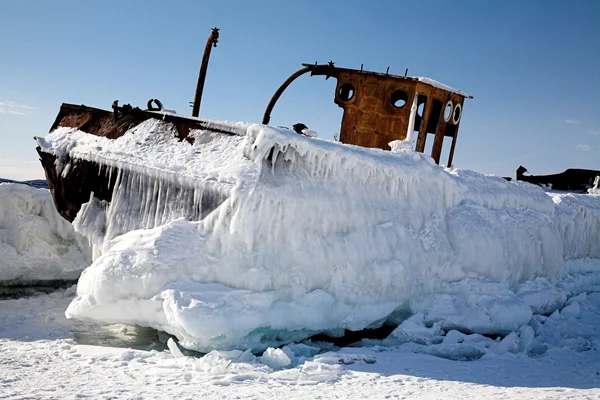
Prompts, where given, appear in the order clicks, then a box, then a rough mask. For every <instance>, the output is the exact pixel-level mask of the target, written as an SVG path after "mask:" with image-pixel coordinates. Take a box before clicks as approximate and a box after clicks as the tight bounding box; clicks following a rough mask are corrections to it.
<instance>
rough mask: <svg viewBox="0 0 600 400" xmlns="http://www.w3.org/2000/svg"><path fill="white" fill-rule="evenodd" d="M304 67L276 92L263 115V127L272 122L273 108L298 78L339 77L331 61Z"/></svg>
mask: <svg viewBox="0 0 600 400" xmlns="http://www.w3.org/2000/svg"><path fill="white" fill-rule="evenodd" d="M302 65H304V68H302V69H299V70H298V71H296V72H294V73H293V74H292V75H290V77H289V78H287V79H286V80H285V82H283V83H282V84H281V86H279V89H277V91H276V92H275V94H274V95H273V97H271V101H270V102H269V104H268V105H267V109H266V110H265V114H264V115H263V119H262V124H263V125H267V124H268V123H269V122H270V121H271V111H273V107H275V103H277V100H279V98H280V97H281V95H282V94H283V92H284V91H285V89H287V87H288V86H290V84H291V83H292V82H294V81H295V80H296V79H297V78H299V77H301V76H302V75H304V74H305V73H307V72H310V75H311V76H313V75H325V76H326V78H325V79H329V77H331V76H335V77H337V69H336V68H335V67H334V65H333V61H330V62H329V63H328V64H314V65H313V64H302Z"/></svg>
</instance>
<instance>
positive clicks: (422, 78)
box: [412, 76, 473, 99]
mask: <svg viewBox="0 0 600 400" xmlns="http://www.w3.org/2000/svg"><path fill="white" fill-rule="evenodd" d="M412 78H413V79H416V80H418V81H419V82H421V83H424V84H426V85H429V86H433V87H436V88H438V89H443V90H447V91H449V92H452V93H456V94H458V95H459V96H463V97H465V98H467V99H472V98H473V96H471V95H470V94H467V93H465V92H462V91H460V90H458V89H454V88H453V87H451V86H448V85H446V84H444V83H441V82H438V81H436V80H435V79H431V78H427V77H425V76H413V77H412Z"/></svg>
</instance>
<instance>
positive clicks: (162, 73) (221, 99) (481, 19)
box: [0, 0, 600, 179]
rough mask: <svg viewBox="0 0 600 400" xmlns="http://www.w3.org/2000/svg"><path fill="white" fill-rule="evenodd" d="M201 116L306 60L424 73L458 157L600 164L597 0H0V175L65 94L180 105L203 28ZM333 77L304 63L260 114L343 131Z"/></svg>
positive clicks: (229, 110) (264, 96)
mask: <svg viewBox="0 0 600 400" xmlns="http://www.w3.org/2000/svg"><path fill="white" fill-rule="evenodd" d="M213 26H216V27H219V28H220V29H221V39H220V41H219V45H218V47H217V48H216V49H213V52H212V56H211V60H210V66H209V70H208V77H207V82H206V86H205V90H204V97H203V101H202V108H201V110H200V115H201V116H203V117H206V118H214V119H227V120H241V121H250V122H260V121H261V118H262V114H263V112H264V108H265V107H266V105H267V103H268V101H269V99H270V97H271V96H272V94H273V92H274V91H275V90H276V89H277V87H278V86H279V85H280V84H281V83H282V82H283V81H284V80H285V79H286V78H287V76H288V75H290V74H291V73H292V72H294V71H295V70H297V69H299V68H300V67H301V63H303V62H315V61H319V62H327V61H329V60H333V61H335V62H336V65H337V66H341V67H349V68H360V65H361V64H364V67H365V69H368V70H374V71H380V72H383V71H385V70H386V68H387V67H388V66H389V67H390V72H392V73H397V74H403V73H404V70H405V68H408V69H409V75H416V76H428V77H431V78H433V79H436V80H439V81H441V82H443V83H446V84H448V85H450V86H453V87H455V88H457V89H461V90H463V91H465V92H467V93H469V94H472V95H473V96H474V99H472V100H466V102H465V107H464V114H463V118H462V120H461V126H460V133H459V140H458V145H457V149H456V153H455V158H454V163H455V165H456V166H458V167H462V168H468V169H473V170H476V171H479V172H483V173H490V174H497V175H503V176H514V171H515V170H516V168H517V167H518V166H519V165H520V164H522V165H524V166H525V167H527V168H528V169H529V171H530V172H531V173H534V174H545V173H554V172H560V171H562V170H564V169H566V168H569V167H578V168H591V169H600V1H596V0H588V1H570V2H567V1H554V0H551V1H538V0H527V1H520V0H519V1H502V2H497V1H494V2H492V1H475V0H472V1H457V0H455V1H414V0H411V1H400V0H394V1H375V0H374V1H370V2H367V1H348V0H346V1H341V0H340V1H338V0H335V1H326V0H321V1H313V0H306V1H295V2H292V1H283V0H282V1H258V0H253V1H199V0H198V1H141V0H139V1H137V0H131V1H106V0H105V1H81V0H73V1H60V0H56V1H41V0H40V1H38V0H36V1H32V0H3V1H0V52H1V53H0V77H1V78H0V177H3V178H12V179H34V178H42V177H43V170H42V168H41V166H40V165H39V162H38V161H37V154H36V153H35V142H34V141H33V139H32V137H33V136H34V135H39V136H43V135H45V134H46V133H47V132H48V129H49V127H50V126H51V125H52V122H53V121H54V118H55V117H56V114H57V112H58V109H59V107H60V104H61V103H63V102H67V103H75V104H86V105H89V106H95V107H99V108H105V109H110V106H111V103H112V101H113V100H115V99H119V100H120V101H121V104H123V103H131V104H132V105H139V106H145V104H146V102H147V100H148V99H150V98H158V99H160V100H161V101H162V102H163V104H164V105H165V106H166V107H167V108H169V109H175V110H177V111H178V112H179V113H180V114H186V115H187V114H190V113H191V109H190V108H189V106H188V103H189V101H191V100H192V99H193V95H194V90H195V84H196V79H197V76H198V68H199V64H200V60H201V58H202V52H203V49H204V45H205V43H206V39H207V37H208V35H209V33H210V29H211V28H212V27H213ZM334 88H335V80H333V79H330V80H328V81H325V80H324V78H323V77H313V78H309V77H307V76H304V77H302V78H300V79H299V80H297V81H296V82H295V83H294V84H293V85H292V86H291V87H290V88H289V90H288V91H287V92H286V93H285V94H284V96H283V97H282V98H281V99H280V102H279V103H278V105H277V106H276V107H275V110H274V111H273V119H272V121H271V122H272V124H274V125H286V126H290V125H292V124H293V123H295V122H299V121H301V122H304V123H305V124H306V125H307V126H308V127H310V128H311V129H312V130H315V131H317V132H318V133H319V135H320V136H321V137H323V138H331V137H332V135H333V134H334V133H335V132H339V126H340V121H341V115H342V110H341V109H340V108H338V107H337V106H336V105H335V104H334V103H333V96H334Z"/></svg>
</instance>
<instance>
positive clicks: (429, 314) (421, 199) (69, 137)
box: [39, 120, 600, 363]
mask: <svg viewBox="0 0 600 400" xmlns="http://www.w3.org/2000/svg"><path fill="white" fill-rule="evenodd" d="M238 127H240V131H242V130H243V129H241V128H242V127H241V125H240V126H238ZM244 128H245V135H242V134H240V135H230V136H228V135H218V134H213V133H210V132H201V131H197V132H194V133H193V134H194V137H195V138H196V140H195V143H194V145H188V144H187V143H181V142H179V141H178V140H177V139H176V138H175V137H174V131H173V127H172V126H171V125H169V124H168V123H165V122H162V121H157V120H149V121H146V122H144V123H143V124H141V125H139V126H138V127H136V128H134V129H133V130H132V131H131V132H128V133H127V134H126V135H125V136H123V137H122V138H119V139H116V140H107V139H104V138H98V137H95V136H91V135H86V134H84V133H82V132H77V131H73V130H69V129H65V128H59V129H57V130H56V131H54V132H53V133H51V134H50V135H49V136H47V137H46V138H45V139H39V142H40V146H41V147H42V149H43V150H44V151H48V152H52V153H54V154H56V155H58V156H59V164H60V165H61V167H62V168H68V160H69V159H72V158H82V159H86V160H89V161H97V162H100V163H102V164H103V165H107V166H110V167H111V168H113V169H115V170H125V171H127V172H119V174H122V175H127V179H121V180H120V185H121V187H120V189H119V191H118V192H119V193H122V194H123V196H129V197H128V198H129V199H130V200H127V201H118V199H113V201H112V202H111V203H110V205H109V206H108V207H106V205H102V204H99V202H97V201H94V200H93V201H91V202H90V203H89V204H88V205H87V206H84V208H83V209H82V212H81V213H80V215H78V217H77V220H76V224H75V225H76V227H77V229H78V230H80V231H82V232H84V233H86V235H88V236H92V237H94V238H95V239H94V241H95V244H96V245H97V248H98V249H99V251H98V254H97V255H98V257H97V259H96V260H95V261H94V263H93V265H92V266H91V267H90V268H88V269H87V270H86V271H85V272H84V273H83V275H82V277H81V279H80V282H79V285H78V296H77V298H76V299H75V300H74V301H73V303H72V304H71V305H70V307H69V309H68V310H67V315H68V316H69V317H74V318H89V319H96V320H101V321H105V322H111V323H117V322H118V323H129V324H138V325H144V326H152V327H155V328H158V329H161V330H165V331H167V332H169V333H171V334H173V335H175V336H176V337H177V338H178V339H179V342H180V344H182V345H183V346H185V347H187V348H190V349H195V350H200V351H209V350H212V349H240V350H245V349H248V348H252V349H253V350H264V349H265V348H267V347H269V346H277V345H280V344H283V343H287V342H290V341H294V340H301V339H303V338H306V337H309V336H310V335H312V334H314V333H317V332H322V331H330V332H335V331H336V330H338V331H339V330H340V329H351V330H359V329H363V328H365V327H376V326H379V325H381V324H382V323H383V322H384V321H385V320H386V319H388V318H393V316H394V315H395V314H397V313H394V311H398V310H410V311H411V312H419V313H421V315H422V317H423V321H424V324H425V325H426V326H428V327H431V325H432V324H434V325H435V324H438V325H439V326H440V327H442V328H444V329H446V330H448V329H461V330H462V331H463V332H472V333H477V334H480V333H481V334H507V333H508V332H512V331H515V330H518V329H520V327H521V326H523V325H524V324H527V323H528V321H529V320H530V319H531V317H532V315H533V313H534V311H535V312H539V310H548V309H552V308H553V307H554V306H552V305H548V304H555V305H556V307H560V306H561V304H560V303H561V301H560V299H561V297H560V296H558V298H555V297H553V295H552V293H550V294H549V296H550V299H551V301H549V303H548V304H547V303H544V301H540V299H539V296H537V295H531V293H530V292H531V290H530V291H529V295H528V294H527V293H528V292H527V290H528V289H527V287H521V286H520V285H522V284H523V283H525V282H527V281H530V280H534V281H533V282H538V284H539V287H541V288H542V289H540V290H541V291H542V292H543V284H541V283H540V282H544V281H540V280H539V279H546V280H552V279H554V278H556V277H562V276H564V275H565V274H566V273H567V272H566V271H565V260H571V261H573V262H574V261H577V260H584V259H587V258H600V246H598V243H600V198H598V197H595V196H586V195H571V194H569V195H557V194H554V195H553V197H551V196H549V195H548V194H546V193H545V192H544V191H543V190H541V189H540V188H538V187H536V186H533V185H530V184H528V183H523V182H507V181H505V180H504V179H501V178H498V177H493V176H484V175H481V174H478V173H475V172H472V171H468V170H451V171H450V170H444V169H443V168H441V167H439V166H437V165H435V163H434V162H433V161H432V159H431V158H430V157H428V156H425V155H423V154H420V153H415V152H412V151H410V150H408V149H403V148H402V147H397V148H396V151H393V152H387V151H383V150H378V149H366V148H360V147H355V146H348V145H342V144H340V143H335V142H328V141H324V140H319V139H311V138H307V137H304V136H302V135H297V134H295V133H293V132H290V131H285V130H278V129H274V128H270V127H265V126H260V125H246V126H244ZM242 133H243V132H242ZM67 156H68V157H67ZM61 163H62V164H61ZM113 173H114V172H113ZM142 176H149V177H152V178H154V179H153V180H152V182H154V183H153V184H150V180H148V181H147V182H146V181H144V180H145V179H146V178H144V177H142ZM156 185H159V187H162V188H163V189H160V188H157V187H156ZM169 185H173V187H174V186H180V187H185V188H188V189H182V190H183V191H184V192H186V191H188V192H186V193H189V197H190V198H192V197H193V198H194V199H196V200H194V201H192V202H191V204H194V207H195V208H194V207H192V209H193V210H192V211H190V209H189V207H190V202H188V201H178V200H177V199H178V198H179V196H178V195H175V196H171V197H169V196H167V197H165V201H161V202H155V199H156V198H157V193H161V196H162V195H163V194H164V191H165V190H166V191H169V190H171V189H166V188H169V187H171V186H169ZM198 193H201V194H204V193H211V194H214V193H218V200H217V201H214V202H211V204H212V206H214V210H213V209H212V208H213V207H212V206H211V207H207V208H206V210H207V212H206V213H203V212H198V208H197V204H198V201H197V198H199V195H198ZM120 195H121V194H116V195H115V196H120ZM165 196H166V195H165ZM159 197H160V196H159ZM132 199H137V200H132ZM132 201H133V202H132ZM132 204H133V206H132ZM131 207H133V210H130V209H128V208H131ZM170 207H171V208H170ZM200 208H201V207H200ZM148 209H151V210H152V212H150V213H148V212H147V211H145V210H148ZM138 210H139V214H140V216H138V217H136V216H133V215H134V214H137V213H138ZM194 210H195V211H194ZM205 214H206V215H205ZM156 215H159V216H160V217H158V218H156ZM177 216H180V217H184V218H179V219H175V220H172V221H170V222H166V221H167V220H169V219H171V218H174V217H177ZM197 219H200V221H196V220H197ZM134 228H142V229H137V230H132V229H134ZM126 231H129V232H127V233H124V232H126ZM110 232H114V234H110ZM122 233H123V234H122ZM584 270H585V268H584ZM520 289H521V291H519V290H520ZM529 289H531V288H529ZM542 297H543V296H542ZM552 302H553V303H552ZM539 303H543V304H539ZM267 357H271V359H272V360H273V362H274V363H283V362H284V361H285V357H283V356H282V355H281V354H279V353H277V354H275V353H273V354H270V355H267Z"/></svg>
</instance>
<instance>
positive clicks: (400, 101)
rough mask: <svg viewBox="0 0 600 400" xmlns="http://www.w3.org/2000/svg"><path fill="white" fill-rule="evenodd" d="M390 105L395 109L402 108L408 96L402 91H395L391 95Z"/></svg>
mask: <svg viewBox="0 0 600 400" xmlns="http://www.w3.org/2000/svg"><path fill="white" fill-rule="evenodd" d="M391 100H392V105H393V106H394V107H396V108H402V107H404V106H405V105H406V102H407V101H408V95H407V94H406V92H405V91H404V90H395V91H394V92H393V93H392V99H391Z"/></svg>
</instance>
